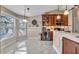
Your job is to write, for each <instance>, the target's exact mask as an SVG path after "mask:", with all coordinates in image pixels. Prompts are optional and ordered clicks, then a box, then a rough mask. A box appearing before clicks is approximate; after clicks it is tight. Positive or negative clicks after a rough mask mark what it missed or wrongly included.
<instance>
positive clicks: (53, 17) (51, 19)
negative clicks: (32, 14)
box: [42, 14, 68, 26]
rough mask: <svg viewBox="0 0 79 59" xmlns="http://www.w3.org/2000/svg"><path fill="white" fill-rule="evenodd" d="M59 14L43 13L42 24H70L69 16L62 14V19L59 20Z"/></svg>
mask: <svg viewBox="0 0 79 59" xmlns="http://www.w3.org/2000/svg"><path fill="white" fill-rule="evenodd" d="M57 15H58V14H44V15H42V25H43V26H61V25H62V26H68V16H65V15H63V14H60V16H61V19H59V20H58V21H59V22H57Z"/></svg>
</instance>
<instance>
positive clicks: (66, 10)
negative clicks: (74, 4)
mask: <svg viewBox="0 0 79 59" xmlns="http://www.w3.org/2000/svg"><path fill="white" fill-rule="evenodd" d="M68 14H69V11H68V9H67V5H66V9H65V11H64V15H68Z"/></svg>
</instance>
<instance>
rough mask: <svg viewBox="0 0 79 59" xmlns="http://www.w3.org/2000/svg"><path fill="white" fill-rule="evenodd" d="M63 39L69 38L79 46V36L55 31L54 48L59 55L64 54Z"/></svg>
mask: <svg viewBox="0 0 79 59" xmlns="http://www.w3.org/2000/svg"><path fill="white" fill-rule="evenodd" d="M63 38H67V39H68V40H71V41H73V42H75V43H77V44H79V34H77V33H68V32H64V31H57V30H55V31H53V47H54V48H55V50H56V52H57V53H58V54H62V53H63V45H64V44H63ZM65 40H66V39H65ZM70 44H71V43H70Z"/></svg>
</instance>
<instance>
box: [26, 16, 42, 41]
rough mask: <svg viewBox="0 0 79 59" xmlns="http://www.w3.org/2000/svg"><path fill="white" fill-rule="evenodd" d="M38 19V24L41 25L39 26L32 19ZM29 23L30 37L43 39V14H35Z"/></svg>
mask: <svg viewBox="0 0 79 59" xmlns="http://www.w3.org/2000/svg"><path fill="white" fill-rule="evenodd" d="M34 19H35V20H36V21H37V24H38V25H39V27H36V25H32V20H34ZM28 21H29V22H28V24H27V27H28V29H27V32H28V33H27V35H28V39H38V38H39V40H40V39H41V37H40V34H41V32H42V16H41V15H38V16H34V17H30V18H28Z"/></svg>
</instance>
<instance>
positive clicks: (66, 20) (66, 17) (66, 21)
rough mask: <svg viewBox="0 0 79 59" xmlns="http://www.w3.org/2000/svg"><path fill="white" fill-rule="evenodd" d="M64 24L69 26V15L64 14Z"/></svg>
mask: <svg viewBox="0 0 79 59" xmlns="http://www.w3.org/2000/svg"><path fill="white" fill-rule="evenodd" d="M63 21H64V26H68V16H66V15H63Z"/></svg>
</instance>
